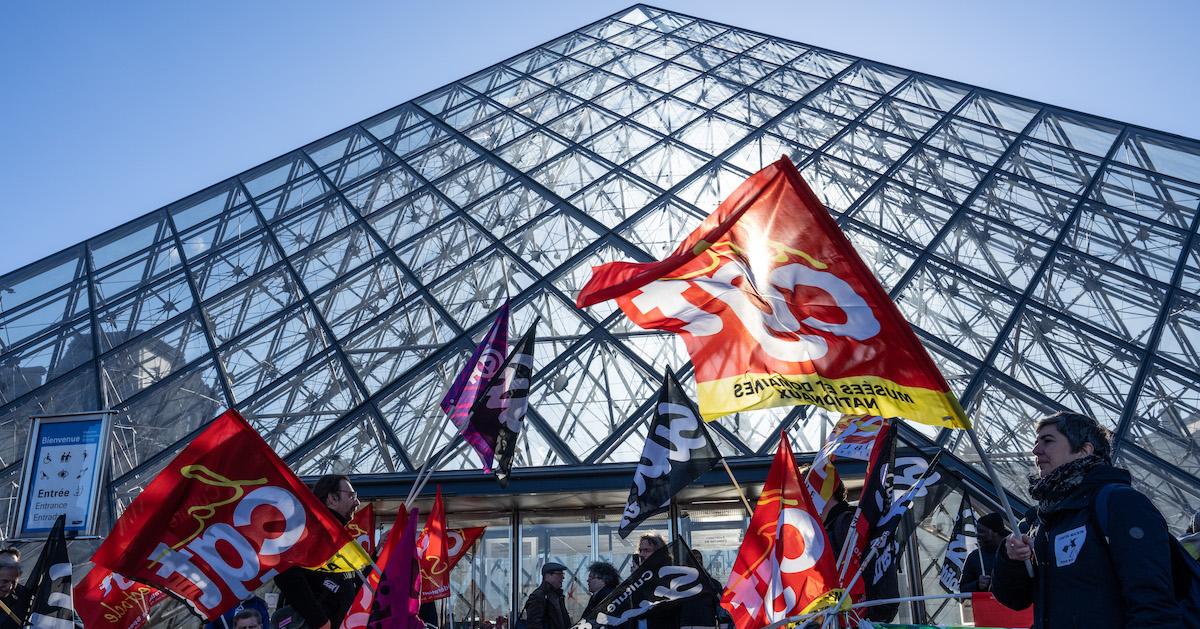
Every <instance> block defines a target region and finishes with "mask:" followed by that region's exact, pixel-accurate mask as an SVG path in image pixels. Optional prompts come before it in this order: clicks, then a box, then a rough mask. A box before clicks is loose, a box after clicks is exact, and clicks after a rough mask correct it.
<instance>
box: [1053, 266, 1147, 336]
mask: <svg viewBox="0 0 1200 629" xmlns="http://www.w3.org/2000/svg"><path fill="white" fill-rule="evenodd" d="M1033 295H1034V297H1035V298H1036V299H1038V300H1039V301H1041V302H1042V303H1045V304H1048V305H1050V306H1051V307H1053V308H1055V309H1057V310H1058V311H1059V312H1065V313H1070V314H1071V316H1073V317H1075V318H1078V319H1082V320H1084V321H1088V322H1090V323H1092V324H1094V325H1097V326H1100V327H1102V328H1105V329H1107V330H1110V331H1112V332H1113V333H1115V334H1117V336H1118V337H1119V338H1121V339H1124V340H1126V341H1128V342H1131V343H1136V344H1138V345H1141V346H1144V345H1145V344H1146V342H1147V340H1148V337H1149V336H1150V332H1151V330H1152V329H1153V327H1154V323H1155V319H1156V317H1157V316H1158V311H1159V310H1160V309H1161V308H1162V306H1163V302H1164V301H1165V300H1166V288H1165V287H1164V286H1161V285H1159V284H1157V283H1155V282H1150V281H1146V280H1145V279H1143V278H1140V277H1138V276H1136V275H1132V274H1130V273H1125V272H1123V271H1118V270H1116V269H1113V268H1111V267H1107V266H1104V265H1101V264H1098V263H1096V262H1094V261H1092V260H1090V259H1088V258H1084V257H1083V256H1080V255H1077V254H1074V253H1072V252H1070V251H1061V252H1059V254H1058V255H1057V256H1056V257H1055V259H1054V261H1053V262H1051V264H1050V266H1049V268H1047V269H1046V273H1045V275H1044V276H1043V277H1042V281H1041V282H1040V284H1039V285H1038V286H1037V287H1036V288H1035V289H1034V290H1033Z"/></svg>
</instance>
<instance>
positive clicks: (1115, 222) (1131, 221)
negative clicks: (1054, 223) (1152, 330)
mask: <svg viewBox="0 0 1200 629" xmlns="http://www.w3.org/2000/svg"><path fill="white" fill-rule="evenodd" d="M1064 242H1065V243H1066V244H1067V246H1070V247H1074V248H1075V249H1077V250H1079V251H1083V252H1085V253H1089V254H1091V255H1093V256H1096V257H1097V258H1101V259H1103V260H1108V261H1109V262H1112V263H1113V264H1117V265H1120V266H1122V267H1124V268H1126V269H1129V270H1131V271H1135V272H1137V273H1141V274H1142V275H1146V276H1149V277H1152V278H1154V279H1156V280H1158V281H1160V282H1170V281H1171V274H1172V273H1174V271H1175V266H1176V263H1177V262H1178V261H1179V260H1178V256H1179V252H1180V251H1181V250H1182V249H1183V234H1182V233H1181V232H1177V231H1175V230H1173V229H1168V228H1166V227H1163V226H1161V225H1160V224H1158V223H1152V222H1150V221H1144V220H1140V219H1138V218H1136V217H1132V216H1129V215H1127V214H1125V213H1123V212H1118V211H1116V210H1113V209H1112V208H1108V207H1105V206H1102V205H1097V204H1094V203H1087V204H1085V205H1084V206H1083V209H1082V211H1081V212H1080V213H1079V216H1078V218H1077V219H1076V221H1075V223H1074V225H1073V226H1072V228H1071V229H1069V230H1067V234H1066V240H1065V241H1064Z"/></svg>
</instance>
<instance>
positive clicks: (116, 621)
mask: <svg viewBox="0 0 1200 629" xmlns="http://www.w3.org/2000/svg"><path fill="white" fill-rule="evenodd" d="M71 594H72V598H73V600H74V601H75V612H76V613H77V614H79V618H81V619H82V620H83V626H85V627H87V628H88V629H139V628H140V627H141V626H143V625H145V624H146V621H148V620H150V608H151V607H154V606H155V605H156V604H158V603H159V602H160V601H162V600H163V599H165V598H167V595H166V594H164V593H163V592H162V590H156V589H154V588H152V587H150V586H149V585H146V584H144V583H138V582H136V581H130V580H129V579H126V578H125V577H123V576H121V575H119V574H117V573H115V572H113V571H112V570H109V569H107V568H105V567H103V566H92V569H91V570H89V571H88V573H87V575H86V576H85V577H83V579H81V580H80V581H79V583H77V584H75V588H74V589H73V590H72V591H71Z"/></svg>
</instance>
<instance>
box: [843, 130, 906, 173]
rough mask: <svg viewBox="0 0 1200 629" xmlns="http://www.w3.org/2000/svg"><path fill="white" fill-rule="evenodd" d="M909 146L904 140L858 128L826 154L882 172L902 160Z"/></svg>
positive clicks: (847, 134) (844, 136)
mask: <svg viewBox="0 0 1200 629" xmlns="http://www.w3.org/2000/svg"><path fill="white" fill-rule="evenodd" d="M909 146H910V145H909V143H908V142H905V141H904V140H899V139H896V138H894V137H892V136H889V135H886V134H884V133H880V132H878V131H875V130H874V129H872V128H870V127H856V128H855V129H854V130H852V131H850V132H848V133H846V134H845V135H843V136H842V137H840V138H838V139H837V141H836V142H834V143H833V144H831V145H830V146H829V147H827V148H826V149H825V153H826V154H828V155H832V156H834V157H837V158H840V159H842V160H845V161H847V162H850V163H851V164H854V165H855V166H861V167H863V168H866V169H868V170H874V171H878V172H882V171H885V170H887V169H888V168H890V167H891V165H892V164H894V163H895V162H896V160H898V159H900V157H901V156H902V155H904V153H905V151H907V150H908V148H909Z"/></svg>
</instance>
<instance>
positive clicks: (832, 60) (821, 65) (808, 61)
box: [791, 50, 854, 78]
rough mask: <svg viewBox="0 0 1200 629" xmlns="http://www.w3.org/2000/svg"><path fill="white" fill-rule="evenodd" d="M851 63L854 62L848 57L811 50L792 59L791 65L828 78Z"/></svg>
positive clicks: (802, 70)
mask: <svg viewBox="0 0 1200 629" xmlns="http://www.w3.org/2000/svg"><path fill="white" fill-rule="evenodd" d="M851 63H854V60H853V59H850V58H849V57H843V56H841V55H838V54H834V53H830V52H820V51H817V50H811V51H809V52H807V53H805V54H804V56H802V57H800V58H799V59H797V60H796V61H793V62H792V64H791V67H793V68H795V69H797V70H800V71H801V72H807V73H809V74H815V75H817V76H823V77H826V78H828V77H831V76H833V75H835V74H837V73H838V72H841V71H842V70H844V69H846V67H848V66H849V65H850V64H851Z"/></svg>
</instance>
